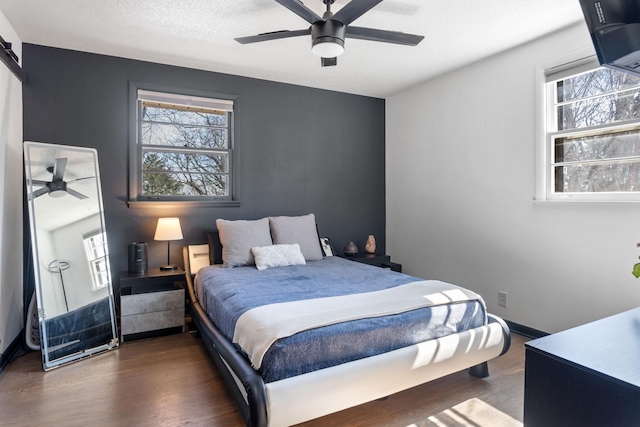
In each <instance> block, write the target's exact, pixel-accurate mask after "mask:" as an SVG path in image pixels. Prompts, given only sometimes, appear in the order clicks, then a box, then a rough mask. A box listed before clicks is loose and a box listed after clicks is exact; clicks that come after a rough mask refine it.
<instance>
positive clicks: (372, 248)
mask: <svg viewBox="0 0 640 427" xmlns="http://www.w3.org/2000/svg"><path fill="white" fill-rule="evenodd" d="M364 250H365V251H367V253H369V254H375V253H376V238H375V237H373V234H369V238H368V239H367V243H366V244H365V245H364Z"/></svg>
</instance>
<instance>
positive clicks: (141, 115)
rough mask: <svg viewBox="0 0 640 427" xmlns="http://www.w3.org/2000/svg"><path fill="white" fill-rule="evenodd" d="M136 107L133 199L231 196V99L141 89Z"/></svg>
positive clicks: (132, 168) (217, 199) (180, 199)
mask: <svg viewBox="0 0 640 427" xmlns="http://www.w3.org/2000/svg"><path fill="white" fill-rule="evenodd" d="M136 110H137V111H136V119H135V120H136V138H135V146H134V147H133V149H132V150H131V154H132V157H133V159H132V160H131V162H130V193H131V195H130V200H134V201H230V200H232V198H233V188H232V186H233V179H232V168H233V161H232V156H233V150H232V146H233V144H232V128H233V126H232V123H233V101H232V100H226V99H214V98H206V97H200V96H188V95H180V94H172V93H164V92H157V91H150V90H143V89H139V88H138V89H136Z"/></svg>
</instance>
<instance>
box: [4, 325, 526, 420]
mask: <svg viewBox="0 0 640 427" xmlns="http://www.w3.org/2000/svg"><path fill="white" fill-rule="evenodd" d="M526 340H527V339H526V338H523V337H521V336H519V335H515V334H513V335H512V344H511V349H510V350H509V352H508V353H507V354H506V355H504V356H502V357H500V358H498V359H496V360H494V361H491V362H489V368H490V371H491V376H490V377H489V378H486V379H477V378H473V377H471V376H469V375H468V374H467V373H466V372H460V373H457V374H453V375H450V376H448V377H445V378H442V379H440V380H437V381H433V382H431V383H428V384H424V385H422V386H418V387H415V388H412V389H410V390H406V391H404V392H402V393H398V394H395V395H393V396H390V397H389V398H388V399H386V400H378V401H374V402H370V403H367V404H365V405H361V406H358V407H356V408H352V409H348V410H345V411H342V412H339V413H336V414H332V415H328V416H326V417H323V418H319V419H317V420H313V421H309V422H307V423H304V424H303V425H304V426H306V427H311V426H323V427H324V426H367V427H376V426H398V427H407V426H412V425H415V426H417V427H422V426H426V425H427V424H428V421H427V418H428V417H429V416H431V415H434V414H437V413H439V412H441V411H444V410H446V409H448V408H451V407H452V406H455V405H457V404H460V403H461V402H465V401H467V400H469V399H472V398H477V399H480V400H481V401H483V402H484V403H486V404H488V405H490V406H492V407H493V408H495V409H497V410H498V411H500V412H501V413H505V414H507V415H509V416H510V417H512V418H513V419H515V420H518V421H520V422H521V421H522V414H523V407H522V406H523V393H524V342H525V341H526ZM372 374H373V373H372ZM35 425H39V426H83V427H86V426H90V427H98V426H154V427H157V426H209V427H223V426H224V427H234V426H243V425H244V423H243V422H242V418H241V416H240V414H239V412H238V410H237V409H236V406H235V404H234V402H233V401H232V400H231V397H230V394H229V393H228V392H227V389H226V386H225V384H224V383H223V381H222V378H221V377H220V375H219V374H218V372H217V370H216V367H215V366H214V365H213V363H212V362H211V360H210V359H209V356H208V354H207V353H206V351H205V350H204V349H203V347H202V345H201V344H200V340H198V339H197V338H196V337H195V336H194V335H193V334H190V333H185V334H178V335H171V336H167V337H162V338H155V339H150V340H146V341H135V342H129V343H125V344H122V345H121V346H120V348H119V349H117V350H115V351H111V352H108V353H105V354H101V355H98V356H95V357H93V358H91V359H88V360H83V361H80V362H77V363H74V364H71V365H68V366H64V367H62V368H59V369H56V370H53V371H50V372H43V371H42V370H41V366H40V354H39V353H38V352H31V353H28V354H26V355H23V356H20V357H18V358H16V359H15V360H14V361H13V362H11V363H10V364H9V365H8V366H7V367H6V368H5V370H4V372H2V373H1V374H0V426H35ZM429 425H431V424H429ZM455 425H456V426H458V425H460V424H455ZM473 425H475V426H478V425H477V424H473ZM478 427H493V424H492V425H488V424H487V425H484V426H478Z"/></svg>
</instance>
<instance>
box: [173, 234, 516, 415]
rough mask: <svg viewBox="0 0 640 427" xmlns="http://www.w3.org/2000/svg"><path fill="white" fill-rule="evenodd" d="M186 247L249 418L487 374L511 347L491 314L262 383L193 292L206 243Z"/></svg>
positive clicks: (218, 353) (219, 352)
mask: <svg viewBox="0 0 640 427" xmlns="http://www.w3.org/2000/svg"><path fill="white" fill-rule="evenodd" d="M183 254H184V262H185V271H186V281H187V287H188V289H187V292H188V297H189V307H190V310H191V316H192V319H193V321H194V323H195V325H196V328H197V330H198V333H199V335H200V337H201V338H202V339H203V341H204V345H205V347H206V348H207V350H208V351H209V353H210V354H211V356H212V358H213V360H214V362H215V363H216V365H217V366H218V368H219V369H220V371H221V374H222V375H223V377H224V378H225V381H226V382H227V384H228V385H229V387H230V388H231V391H232V393H233V395H234V397H235V399H236V401H237V403H238V405H239V407H240V410H241V412H242V415H243V418H244V420H245V423H246V424H247V425H248V426H252V427H266V426H271V427H275V426H290V425H292V424H297V423H301V422H304V421H308V420H311V419H314V418H318V417H321V416H324V415H327V414H330V413H333V412H337V411H341V410H343V409H346V408H350V407H353V406H357V405H360V404H363V403H366V402H370V401H372V400H375V399H380V398H383V397H386V396H389V395H391V394H394V393H397V392H399V391H402V390H406V389H408V388H411V387H414V386H416V385H419V384H423V383H425V382H428V381H431V380H434V379H437V378H441V377H443V376H446V375H449V374H452V373H454V372H458V371H462V370H464V369H469V373H470V374H471V375H473V376H476V377H486V376H488V375H489V371H488V366H487V363H486V362H487V361H488V360H490V359H493V358H495V357H498V356H501V355H502V354H504V353H506V352H507V350H508V349H509V345H510V341H511V340H510V332H509V328H508V327H507V325H506V324H505V322H504V321H503V320H502V319H500V318H498V317H496V316H493V315H489V324H487V325H485V326H481V327H478V328H474V329H470V330H467V331H464V332H460V333H457V334H452V335H448V336H445V337H442V338H438V339H433V340H429V341H425V342H422V343H419V344H415V345H411V346H408V347H404V348H400V349H398V350H394V351H391V352H388V353H384V354H380V355H377V356H371V357H367V358H364V359H360V360H355V361H352V362H348V363H345V364H342V365H338V366H334V367H330V368H325V369H321V370H318V371H314V372H309V373H306V374H303V375H299V376H296V377H291V378H286V379H283V380H279V381H274V382H271V383H266V384H265V383H264V381H262V378H261V377H260V376H259V375H258V374H257V372H256V371H255V370H254V369H253V368H252V367H251V365H250V363H249V362H248V361H247V360H246V359H245V358H244V357H243V356H242V355H241V354H240V353H239V352H237V351H236V349H235V348H234V346H233V345H232V344H231V343H229V341H227V340H226V339H225V338H224V336H223V335H222V334H221V333H220V331H219V330H218V329H217V327H215V326H214V325H213V323H212V322H211V321H210V320H209V318H208V317H207V315H206V313H205V312H204V310H203V309H202V307H201V306H200V304H199V302H198V301H197V299H196V296H195V292H194V287H193V275H192V274H191V273H192V272H197V270H199V269H200V268H201V267H202V266H205V265H209V254H208V246H207V245H197V246H189V247H185V248H184V250H183Z"/></svg>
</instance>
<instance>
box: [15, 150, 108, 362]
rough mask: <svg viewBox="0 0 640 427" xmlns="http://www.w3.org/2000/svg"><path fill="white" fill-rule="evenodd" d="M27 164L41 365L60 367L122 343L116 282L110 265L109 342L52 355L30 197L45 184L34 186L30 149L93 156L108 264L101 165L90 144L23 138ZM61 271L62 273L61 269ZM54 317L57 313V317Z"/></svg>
mask: <svg viewBox="0 0 640 427" xmlns="http://www.w3.org/2000/svg"><path fill="white" fill-rule="evenodd" d="M23 148H24V165H25V180H26V191H27V204H28V207H29V226H30V234H31V249H32V256H33V260H34V262H33V269H34V271H33V273H34V279H35V289H36V291H35V294H36V302H37V307H38V312H37V315H38V327H39V333H40V348H41V352H42V368H43V369H44V370H45V371H47V370H50V369H53V368H57V367H59V366H62V365H65V364H68V363H71V362H74V361H77V360H80V359H84V358H87V357H90V356H93V355H95V354H97V353H102V352H104V351H108V350H113V349H115V348H117V347H118V345H119V340H118V333H117V325H116V312H115V300H114V294H113V284H112V280H113V278H112V275H111V271H110V270H111V269H110V267H108V268H107V269H106V274H107V279H108V280H107V281H108V284H107V285H106V287H107V297H106V298H107V299H108V307H109V318H110V323H111V335H110V339H108V341H107V342H105V343H104V344H101V345H97V346H95V347H88V348H82V349H80V350H78V351H76V352H74V353H71V354H68V355H62V356H60V357H50V353H51V352H54V351H56V350H55V349H51V350H50V348H49V345H48V342H47V336H48V335H47V328H48V326H49V325H47V318H46V313H45V310H44V307H45V304H44V300H43V289H42V283H43V282H42V277H41V274H42V272H41V269H42V268H43V266H42V265H41V261H40V258H39V251H38V236H37V234H38V233H37V230H38V228H37V225H38V224H37V218H36V217H37V215H36V212H35V211H36V208H35V203H34V200H35V199H36V198H37V196H36V197H31V194H33V193H34V190H38V189H41V188H43V187H42V185H39V186H38V187H35V188H34V185H33V183H32V170H31V164H32V153H31V150H36V149H37V150H54V151H55V152H56V156H55V158H54V159H51V162H52V163H53V162H54V161H55V159H57V158H58V155H57V153H58V152H61V153H63V152H65V151H73V152H82V153H85V154H90V155H91V156H92V158H93V169H92V171H94V172H95V185H96V195H97V203H98V209H99V212H98V216H99V220H100V230H101V231H102V232H103V233H104V236H105V245H106V246H107V254H106V257H107V266H110V263H109V250H108V239H107V233H106V226H105V219H104V206H103V200H102V189H101V182H100V171H99V166H98V153H97V151H96V150H95V149H93V148H87V147H75V146H67V145H57V144H49V143H42V142H31V141H25V142H24V147H23ZM69 196H70V195H65V197H69ZM61 263H62V262H59V264H61ZM60 274H62V273H60ZM62 286H63V291H64V284H62ZM101 300H102V298H101V299H99V300H97V301H96V302H99V301H101ZM91 304H92V303H89V304H85V305H82V306H80V307H78V308H76V309H81V308H85V307H88V306H89V305H91ZM72 311H74V310H71V311H70V312H72ZM54 318H55V317H54Z"/></svg>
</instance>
